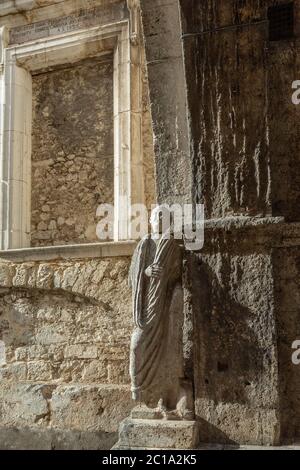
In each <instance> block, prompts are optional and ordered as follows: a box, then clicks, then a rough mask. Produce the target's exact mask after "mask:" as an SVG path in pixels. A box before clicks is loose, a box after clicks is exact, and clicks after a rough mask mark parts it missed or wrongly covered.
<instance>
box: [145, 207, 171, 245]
mask: <svg viewBox="0 0 300 470" xmlns="http://www.w3.org/2000/svg"><path fill="white" fill-rule="evenodd" d="M150 224H151V232H152V236H153V237H154V238H157V237H160V236H161V235H163V234H165V233H166V232H169V233H170V232H172V226H173V215H172V212H171V211H170V210H169V208H168V206H167V205H164V204H162V205H159V206H156V207H155V208H154V209H153V210H152V212H151V216H150Z"/></svg>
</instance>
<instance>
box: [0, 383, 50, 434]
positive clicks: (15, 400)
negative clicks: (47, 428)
mask: <svg viewBox="0 0 300 470" xmlns="http://www.w3.org/2000/svg"><path fill="white" fill-rule="evenodd" d="M44 390H45V388H44V386H43V385H40V384H28V383H24V382H17V383H14V384H9V383H5V385H4V384H3V382H1V386H0V416H1V425H2V426H21V427H22V426H30V425H33V424H35V423H36V422H37V421H38V420H39V419H41V418H42V417H45V416H47V414H48V406H47V400H46V399H45V396H44Z"/></svg>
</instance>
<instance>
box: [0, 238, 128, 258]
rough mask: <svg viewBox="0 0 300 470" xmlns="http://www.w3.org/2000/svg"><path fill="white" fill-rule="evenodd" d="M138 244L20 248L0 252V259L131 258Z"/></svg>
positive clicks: (112, 243)
mask: <svg viewBox="0 0 300 470" xmlns="http://www.w3.org/2000/svg"><path fill="white" fill-rule="evenodd" d="M135 246H136V242H134V241H125V242H107V243H89V244H80V245H62V246H47V247H35V248H20V249H17V250H4V251H0V259H1V260H4V261H14V262H21V263H23V262H26V261H51V260H57V259H64V260H67V259H84V258H107V257H120V256H131V255H132V254H133V251H134V248H135Z"/></svg>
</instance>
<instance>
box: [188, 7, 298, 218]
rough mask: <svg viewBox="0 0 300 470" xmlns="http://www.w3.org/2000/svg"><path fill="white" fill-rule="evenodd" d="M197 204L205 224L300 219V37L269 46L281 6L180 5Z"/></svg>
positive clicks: (273, 42) (296, 29)
mask: <svg viewBox="0 0 300 470" xmlns="http://www.w3.org/2000/svg"><path fill="white" fill-rule="evenodd" d="M180 3H181V7H182V19H183V21H182V27H183V33H184V36H183V37H184V51H185V63H186V67H187V70H193V71H194V73H188V72H187V74H186V78H187V86H188V88H187V91H188V94H187V96H188V102H189V111H190V115H191V121H190V123H191V142H190V143H191V156H192V159H193V174H194V187H193V191H194V198H195V200H197V201H199V202H204V203H205V207H206V217H207V218H214V217H224V216H228V215H240V214H243V215H258V216H263V215H267V214H272V215H274V216H284V217H286V219H289V220H299V217H300V215H299V209H298V208H299V184H298V181H299V175H298V172H299V168H300V167H299V162H298V160H297V157H296V155H298V154H299V139H298V138H297V136H298V135H299V119H298V117H299V107H298V108H297V107H296V106H295V105H294V104H293V103H292V101H291V96H292V82H293V81H294V80H296V79H297V72H296V70H297V64H298V60H299V59H298V56H299V40H298V36H299V31H300V21H299V18H300V4H299V1H295V2H294V6H295V38H291V39H290V40H284V41H272V42H271V41H269V26H268V21H267V11H268V7H270V6H273V5H274V4H281V3H286V1H285V0H282V1H275V2H274V1H272V0H266V1H260V2H258V1H253V2H252V1H246V2H235V1H231V0H227V1H224V2H222V5H220V2H218V1H215V0H211V1H208V2H206V4H205V5H201V4H200V3H199V2H197V1H193V0H192V1H189V0H187V1H186V0H181V2H180Z"/></svg>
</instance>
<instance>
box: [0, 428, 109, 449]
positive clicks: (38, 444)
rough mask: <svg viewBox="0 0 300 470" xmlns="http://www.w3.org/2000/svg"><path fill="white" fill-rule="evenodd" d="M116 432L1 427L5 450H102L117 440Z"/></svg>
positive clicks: (0, 436)
mask: <svg viewBox="0 0 300 470" xmlns="http://www.w3.org/2000/svg"><path fill="white" fill-rule="evenodd" d="M116 438H117V435H116V433H106V432H103V431H83V432H81V431H68V430H58V429H51V428H50V429H49V428H48V429H45V428H44V429H43V428H37V427H35V428H33V427H22V428H20V427H4V428H2V427H0V449H4V450H102V449H104V450H105V449H110V448H111V447H112V446H113V444H114V443H115V442H116Z"/></svg>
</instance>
